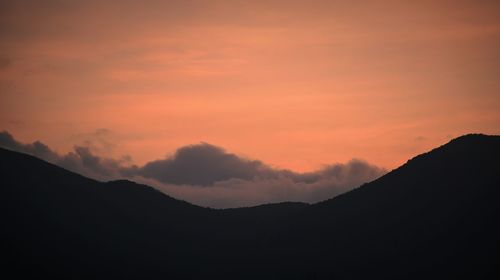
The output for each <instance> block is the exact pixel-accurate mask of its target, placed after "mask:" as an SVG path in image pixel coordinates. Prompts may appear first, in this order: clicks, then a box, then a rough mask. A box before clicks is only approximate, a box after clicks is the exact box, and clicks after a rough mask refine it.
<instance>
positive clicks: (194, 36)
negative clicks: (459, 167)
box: [0, 0, 500, 171]
mask: <svg viewBox="0 0 500 280" xmlns="http://www.w3.org/2000/svg"><path fill="white" fill-rule="evenodd" d="M5 2H6V1H2V2H1V4H0V130H8V131H9V132H11V133H12V134H13V135H14V136H15V137H16V138H17V139H18V140H20V141H22V142H31V141H34V140H41V141H42V142H44V143H46V144H48V145H49V146H50V147H51V148H53V149H55V150H57V151H59V152H67V151H69V150H70V149H71V147H72V146H73V145H74V144H79V143H82V142H83V141H92V143H94V144H93V145H94V146H95V147H94V149H95V150H96V151H97V152H98V153H101V154H105V155H107V156H110V155H111V156H113V157H120V156H122V155H126V154H127V155H130V156H132V159H133V161H134V162H135V163H137V164H143V163H145V162H146V161H150V160H153V159H157V158H162V157H164V156H165V155H166V154H171V153H172V152H174V151H175V149H176V148H178V147H180V146H184V145H186V144H192V143H199V142H201V141H203V142H208V143H211V144H214V145H218V146H221V147H224V148H226V149H227V150H228V151H230V152H234V153H237V154H239V155H243V156H247V157H250V158H253V159H259V160H262V161H264V162H266V163H268V164H270V165H273V166H276V167H281V168H289V169H293V170H297V171H307V170H313V169H317V168H319V167H321V166H322V165H323V164H328V163H334V162H345V161H347V160H349V159H351V158H361V159H365V160H367V161H369V162H371V163H373V164H376V165H380V166H383V167H386V168H389V169H390V168H394V167H397V166H398V165H400V164H402V163H404V162H405V161H406V160H407V159H408V158H410V157H412V156H414V155H416V154H418V153H421V152H424V151H426V150H428V149H429V148H432V147H435V146H436V145H440V144H443V143H445V142H446V141H448V140H449V139H450V138H452V137H456V136H459V135H461V134H465V133H470V132H481V133H487V134H500V110H499V108H500V78H499V77H500V51H499V50H500V2H499V1H441V0H436V1H333V0H332V1H119V2H118V1H117V2H108V1H79V2H77V1H11V2H12V3H5ZM264 2H265V3H266V4H263V3H264Z"/></svg>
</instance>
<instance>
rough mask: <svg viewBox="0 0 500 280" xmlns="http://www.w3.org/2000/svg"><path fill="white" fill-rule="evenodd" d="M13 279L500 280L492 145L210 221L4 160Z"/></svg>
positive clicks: (144, 191)
mask: <svg viewBox="0 0 500 280" xmlns="http://www.w3.org/2000/svg"><path fill="white" fill-rule="evenodd" d="M0 182H1V187H0V195H1V197H2V211H1V213H2V214H1V221H2V231H1V238H2V251H1V252H2V253H1V254H2V255H3V256H2V257H3V259H4V260H5V261H4V262H3V263H2V266H3V269H2V270H3V272H4V274H7V273H13V275H15V276H16V278H21V277H29V278H51V279H96V278H98V279H366V278H375V279H390V278H392V279H422V278H432V279H453V278H459V277H460V278H464V277H466V278H469V279H486V278H488V279H498V277H499V276H500V275H499V272H498V268H499V267H500V261H499V260H500V244H499V243H500V227H499V225H498V224H499V221H500V200H499V199H500V188H499V187H500V137H499V136H485V135H466V136H462V137H459V138H457V139H454V140H452V141H451V142H449V143H448V144H446V145H444V146H441V147H439V148H437V149H434V150H432V151H430V152H428V153H425V154H422V155H419V156H417V157H415V158H413V159H411V160H410V161H408V162H407V163H406V164H405V165H403V166H401V167H399V168H397V169H395V170H393V171H392V172H390V173H388V174H387V175H385V176H383V177H381V178H379V179H377V180H375V181H374V182H371V183H368V184H365V185H363V186H361V187H360V188H358V189H356V190H353V191H351V192H348V193H346V194H344V195H341V196H338V197H335V198H333V199H330V200H327V201H324V202H321V203H318V204H313V205H306V204H301V203H281V204H272V205H263V206H258V207H250V208H239V209H227V210H214V209H207V208H202V207H198V206H195V205H192V204H189V203H187V202H183V201H179V200H175V199H173V198H171V197H169V196H167V195H165V194H163V193H160V192H158V191H156V190H155V189H153V188H150V187H148V186H144V185H139V184H136V183H133V182H129V181H114V182H108V183H102V182H98V181H95V180H91V179H88V178H85V177H83V176H80V175H78V174H75V173H72V172H69V171H67V170H64V169H62V168H59V167H57V166H54V165H52V164H49V163H47V162H44V161H42V160H39V159H36V158H34V157H31V156H28V155H25V154H20V153H16V152H12V151H8V150H4V149H0Z"/></svg>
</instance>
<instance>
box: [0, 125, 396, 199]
mask: <svg viewBox="0 0 500 280" xmlns="http://www.w3.org/2000/svg"><path fill="white" fill-rule="evenodd" d="M87 144H88V143H87ZM0 147H3V148H7V149H10V150H14V151H19V152H23V153H27V154H31V155H34V156H36V157H39V158H41V159H44V160H46V161H48V162H51V163H54V164H56V165H59V166H61V167H63V168H66V169H68V170H71V171H74V172H77V173H80V174H82V175H84V176H88V177H91V178H95V179H98V180H114V179H120V178H130V179H133V180H136V181H139V182H143V183H147V184H150V185H152V186H155V187H157V188H158V189H160V190H162V191H164V192H166V193H167V194H169V195H173V196H175V197H177V198H180V199H184V200H187V201H190V202H193V203H196V204H199V205H202V206H210V207H214V208H227V207H241V206H251V205H258V204H263V203H272V202H282V201H302V202H318V201H321V200H325V199H329V198H331V197H333V196H336V195H339V194H341V193H344V192H346V191H349V190H351V189H353V188H355V187H358V186H360V185H361V184H363V183H365V182H369V181H372V180H374V179H376V178H378V177H380V176H381V175H383V174H384V173H385V172H386V171H385V170H384V169H383V168H380V167H377V166H374V165H371V164H369V163H367V162H365V161H362V160H356V159H354V160H351V161H349V162H347V163H345V164H340V163H339V164H332V165H328V166H325V167H324V168H322V169H320V170H317V171H314V172H306V173H298V172H294V171H290V170H283V169H276V168H272V167H270V166H268V165H266V164H264V163H262V162H260V161H257V160H250V159H245V158H242V157H240V156H237V155H235V154H232V153H229V152H226V151H225V150H224V149H222V148H220V147H217V146H214V145H210V144H207V143H201V144H197V145H189V146H185V147H181V148H179V149H178V150H177V151H176V152H175V153H174V154H173V155H172V156H170V157H167V158H165V159H160V160H155V161H151V162H148V163H146V164H145V165H144V166H135V165H134V166H126V165H125V164H124V161H120V160H115V159H111V158H104V157H100V156H97V155H95V154H94V153H92V151H91V148H90V145H89V146H75V147H74V148H73V151H71V152H69V153H67V154H65V155H60V154H58V153H57V152H55V151H53V150H51V149H50V148H49V147H48V146H47V145H45V144H43V143H41V142H40V141H35V142H33V143H31V144H23V143H21V142H18V141H17V140H16V139H15V138H14V137H13V136H12V135H11V134H10V133H9V132H7V131H3V132H0Z"/></svg>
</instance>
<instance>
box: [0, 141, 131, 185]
mask: <svg viewBox="0 0 500 280" xmlns="http://www.w3.org/2000/svg"><path fill="white" fill-rule="evenodd" d="M0 147H3V148H7V149H9V150H13V151H18V152H22V153H26V154H30V155H33V156H36V157H38V158H41V159H43V160H46V161H48V162H50V163H53V164H56V165H59V166H61V167H63V168H66V169H68V170H71V171H73V172H76V173H79V174H82V175H84V176H88V177H91V178H94V179H98V180H109V179H117V178H120V177H121V174H120V169H121V168H124V167H123V166H122V161H118V160H114V159H109V158H101V157H99V156H96V155H94V154H93V153H92V152H91V150H90V148H89V147H87V146H78V145H77V146H74V148H73V151H71V152H69V153H67V154H65V155H60V154H58V153H57V152H55V151H53V150H51V149H50V148H49V147H48V146H47V145H45V144H43V143H42V142H40V141H35V142H33V143H31V144H23V143H21V142H18V141H17V140H16V139H14V137H13V136H12V135H11V134H10V133H9V132H7V131H2V132H0Z"/></svg>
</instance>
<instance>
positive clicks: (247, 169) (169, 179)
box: [127, 143, 272, 186]
mask: <svg viewBox="0 0 500 280" xmlns="http://www.w3.org/2000/svg"><path fill="white" fill-rule="evenodd" d="M271 173H272V170H271V168H269V167H267V166H266V165H264V164H263V163H261V162H260V161H256V160H247V159H243V158H240V157H238V156H236V155H234V154H230V153H227V152H225V151H224V150H223V149H222V148H220V147H216V146H213V145H210V144H207V143H202V144H198V145H190V146H185V147H182V148H180V149H178V150H177V151H176V153H175V154H174V156H172V157H170V158H166V159H163V160H155V161H152V162H149V163H147V164H146V165H144V166H143V167H141V168H137V167H135V168H132V169H130V170H129V171H128V172H127V174H128V175H139V176H143V177H145V178H151V179H156V180H158V181H160V182H162V183H166V184H187V185H200V186H210V185H213V184H214V183H216V182H219V181H225V180H229V179H233V178H237V179H242V180H252V179H254V178H256V177H261V176H269V175H271Z"/></svg>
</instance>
